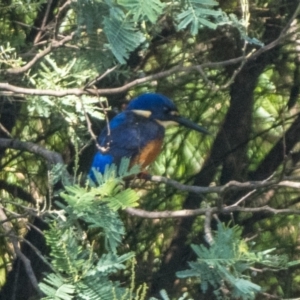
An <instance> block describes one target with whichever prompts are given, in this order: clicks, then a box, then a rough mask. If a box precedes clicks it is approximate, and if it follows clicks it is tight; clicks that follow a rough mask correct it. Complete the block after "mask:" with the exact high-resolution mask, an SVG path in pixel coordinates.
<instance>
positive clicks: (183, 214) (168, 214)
mask: <svg viewBox="0 0 300 300" xmlns="http://www.w3.org/2000/svg"><path fill="white" fill-rule="evenodd" d="M125 211H126V212H127V213H128V214H129V215H132V216H136V217H140V218H146V219H167V218H189V217H194V216H200V215H209V214H210V215H212V214H216V213H218V214H230V213H232V212H237V211H239V212H248V213H262V212H265V213H270V214H285V215H289V214H295V215H300V210H295V209H289V208H285V209H276V208H273V207H270V206H268V205H266V206H262V207H240V206H235V205H231V206H227V207H222V208H218V207H210V208H199V209H182V210H176V211H168V210H165V211H146V210H143V209H138V208H132V207H128V208H126V209H125Z"/></svg>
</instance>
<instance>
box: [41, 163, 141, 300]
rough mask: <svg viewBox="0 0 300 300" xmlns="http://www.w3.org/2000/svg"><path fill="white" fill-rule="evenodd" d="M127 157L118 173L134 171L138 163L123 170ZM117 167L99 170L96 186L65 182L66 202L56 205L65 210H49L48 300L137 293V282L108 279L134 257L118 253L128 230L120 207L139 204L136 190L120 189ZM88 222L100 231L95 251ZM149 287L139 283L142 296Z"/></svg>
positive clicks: (45, 288)
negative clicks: (124, 284)
mask: <svg viewBox="0 0 300 300" xmlns="http://www.w3.org/2000/svg"><path fill="white" fill-rule="evenodd" d="M124 161H125V162H123V163H121V168H120V170H119V174H122V175H123V174H134V173H136V171H137V168H134V169H133V170H129V171H127V170H126V171H125V167H126V166H128V159H127V160H126V159H125V160H124ZM115 170H116V167H115V166H111V167H110V168H108V169H107V170H106V173H105V174H104V175H100V174H97V178H101V177H102V179H103V180H102V181H101V180H100V179H99V180H98V182H99V181H101V184H100V185H98V186H96V185H95V184H94V186H93V187H89V186H86V187H80V186H78V185H73V186H66V187H65V191H64V192H62V193H61V197H62V199H63V200H64V202H65V203H58V206H60V207H61V208H62V211H55V212H54V213H53V214H51V215H50V217H49V226H50V228H49V230H47V231H46V232H45V237H46V241H47V244H48V246H50V248H51V254H50V256H51V265H52V268H53V272H52V273H50V274H48V275H47V276H46V278H45V279H44V280H43V281H42V282H41V283H40V288H41V290H42V291H43V292H44V293H45V295H46V297H45V299H74V297H76V299H99V295H101V299H129V298H128V295H129V294H133V290H134V288H135V287H134V285H132V286H131V287H130V288H127V289H125V288H122V287H121V286H120V283H119V282H118V281H112V280H110V278H109V276H110V275H111V274H114V273H116V272H118V271H120V270H124V269H125V268H126V265H125V263H126V262H127V261H128V260H131V259H132V258H133V256H134V254H133V252H128V253H125V254H123V255H118V254H117V247H118V246H119V245H120V243H121V241H122V236H123V235H124V233H125V230H124V226H123V223H122V221H121V219H120V217H119V215H118V213H117V210H118V209H119V208H124V207H129V206H135V205H136V202H137V200H138V197H137V195H136V193H135V192H134V191H133V190H129V189H125V190H124V189H123V188H122V177H118V176H116V173H115ZM86 226H87V228H88V230H97V231H98V232H99V234H98V236H99V237H100V242H99V243H101V241H103V247H102V248H103V249H102V251H96V249H95V245H94V243H95V242H94V241H93V242H90V241H89V239H88V238H87V235H86V231H85V227H86ZM99 252H100V253H99ZM132 276H133V275H132ZM145 288H146V287H145V286H142V287H140V288H138V291H139V295H140V297H141V299H142V298H143V297H144V295H145ZM125 295H127V296H125ZM138 298H139V296H138V295H137V298H136V299H138Z"/></svg>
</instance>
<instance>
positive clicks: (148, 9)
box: [118, 0, 165, 24]
mask: <svg viewBox="0 0 300 300" xmlns="http://www.w3.org/2000/svg"><path fill="white" fill-rule="evenodd" d="M118 4H120V5H121V6H123V7H125V8H126V9H128V10H130V11H131V12H132V14H133V20H134V21H135V22H137V21H139V20H143V19H148V20H149V21H150V22H151V23H153V24H154V23H155V22H156V21H157V18H158V17H159V16H160V15H161V13H162V10H163V8H164V7H165V4H164V3H161V2H160V1H159V0H118Z"/></svg>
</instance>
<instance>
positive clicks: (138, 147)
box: [89, 93, 208, 179]
mask: <svg viewBox="0 0 300 300" xmlns="http://www.w3.org/2000/svg"><path fill="white" fill-rule="evenodd" d="M178 124H181V125H183V126H185V127H187V128H191V129H194V130H197V131H199V132H202V133H205V134H208V131H207V130H206V129H204V128H203V127H201V126H199V125H197V124H195V123H193V122H192V121H190V120H188V119H185V118H183V117H181V116H179V114H178V110H177V108H176V106H175V104H174V103H173V102H172V101H171V100H170V99H169V98H167V97H166V96H164V95H161V94H155V93H147V94H142V95H140V96H138V97H137V98H135V99H133V100H132V101H131V102H129V104H128V106H127V108H126V110H124V111H123V112H122V113H120V114H118V115H117V116H115V117H114V118H113V119H112V120H111V121H110V123H109V126H108V127H106V128H105V129H104V130H103V131H102V132H101V134H100V135H99V137H98V145H99V146H100V147H97V148H98V151H97V153H96V154H95V156H94V160H93V163H92V166H91V170H90V172H89V177H90V178H91V179H94V174H93V171H92V169H95V170H97V171H99V172H101V173H104V170H105V167H106V165H111V164H112V163H115V164H116V165H118V164H119V163H120V161H121V159H122V158H123V157H128V158H130V165H131V166H133V165H135V164H139V165H140V166H141V169H142V170H144V169H145V167H147V166H148V165H149V164H151V163H152V162H153V161H154V160H155V159H156V157H157V156H158V154H159V153H160V151H161V148H162V144H163V138H164V135H165V127H166V126H168V125H178ZM100 149H101V150H100ZM102 149H103V150H102Z"/></svg>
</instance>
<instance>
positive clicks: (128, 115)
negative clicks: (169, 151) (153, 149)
mask: <svg viewBox="0 0 300 300" xmlns="http://www.w3.org/2000/svg"><path fill="white" fill-rule="evenodd" d="M108 133H110V134H108ZM163 135H164V129H163V127H161V126H159V125H158V124H157V123H156V122H153V121H150V120H147V119H146V118H144V117H140V116H138V115H136V114H134V113H133V112H131V111H125V112H123V113H121V114H119V115H117V116H116V117H115V118H113V119H112V121H111V122H110V123H109V130H107V128H105V129H104V130H103V131H102V132H101V134H100V136H99V138H98V144H99V145H100V146H101V147H103V148H104V149H105V150H106V151H103V152H100V151H98V152H97V153H96V155H95V157H94V160H93V163H92V168H95V169H96V170H98V171H99V172H101V173H103V172H104V170H105V166H106V165H110V164H112V163H115V164H116V165H118V164H119V163H120V161H121V159H122V158H123V157H128V158H131V159H132V158H134V157H135V156H137V155H138V153H139V152H140V151H141V149H143V148H144V147H145V146H146V145H147V143H148V142H149V141H153V140H154V139H157V138H159V139H162V138H163ZM90 174H91V172H90ZM90 177H91V175H90Z"/></svg>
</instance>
